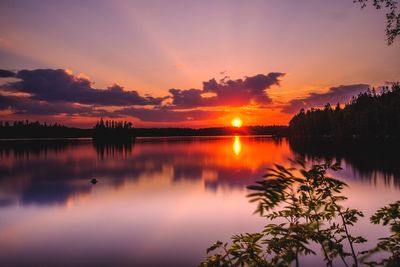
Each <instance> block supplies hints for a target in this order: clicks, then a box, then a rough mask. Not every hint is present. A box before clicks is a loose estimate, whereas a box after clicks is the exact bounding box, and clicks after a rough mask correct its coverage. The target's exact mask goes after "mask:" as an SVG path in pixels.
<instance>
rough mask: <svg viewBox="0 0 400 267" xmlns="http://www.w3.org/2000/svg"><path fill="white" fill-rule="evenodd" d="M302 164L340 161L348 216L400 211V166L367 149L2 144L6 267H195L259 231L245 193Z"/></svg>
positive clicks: (173, 141) (376, 232)
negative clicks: (223, 244) (215, 248)
mask: <svg viewBox="0 0 400 267" xmlns="http://www.w3.org/2000/svg"><path fill="white" fill-rule="evenodd" d="M316 148H319V149H316ZM364 149H366V148H365V147H364ZM368 153H369V154H368ZM297 156H302V157H305V158H307V159H313V160H339V161H341V163H342V166H343V167H344V170H343V171H340V172H339V173H337V177H338V178H340V179H342V180H344V181H345V182H346V183H348V184H349V188H348V189H346V194H347V195H348V196H349V201H348V202H347V205H349V206H352V207H354V208H358V209H361V210H363V211H364V212H365V214H366V216H367V217H368V216H369V215H370V214H372V213H373V212H374V211H375V210H376V209H378V208H379V207H381V206H383V205H385V204H388V203H390V202H394V201H396V200H398V199H400V197H399V195H400V183H399V179H400V175H399V168H400V167H398V166H400V164H398V161H397V159H396V158H395V157H393V156H392V155H391V154H388V153H387V152H385V151H379V150H378V151H377V150H372V149H370V150H369V149H368V148H367V149H366V152H357V149H356V148H350V150H349V151H347V152H346V149H342V150H340V149H339V148H338V147H335V146H334V147H330V148H323V149H322V147H321V146H320V145H318V146H313V145H308V146H307V145H306V144H305V143H302V142H300V143H299V142H288V141H287V140H285V139H281V140H274V139H272V138H269V137H194V138H193V137H190V138H157V139H155V138H142V139H138V140H137V141H136V142H135V144H132V145H120V146H112V145H99V144H97V145H95V144H92V142H91V141H90V140H69V141H54V140H53V141H23V142H21V141H7V142H2V143H1V145H0V262H1V263H2V264H1V265H2V266H196V265H197V264H198V263H199V262H200V261H201V260H202V259H204V257H205V255H206V254H205V249H206V248H207V247H208V246H209V245H210V244H211V243H212V242H214V241H216V240H226V241H227V240H228V239H229V237H230V236H231V235H232V234H235V233H244V232H255V231H259V230H261V229H262V227H263V225H264V224H265V221H264V219H262V218H260V217H258V216H257V215H253V211H254V209H255V206H254V204H251V203H248V201H247V199H246V194H247V193H248V191H247V190H246V186H247V185H249V184H251V183H252V182H253V181H255V180H258V179H260V178H261V176H262V175H263V174H264V173H265V170H266V168H268V167H272V166H273V164H274V163H279V164H282V165H286V166H289V165H290V161H289V158H294V157H297ZM93 178H95V179H97V181H98V183H97V184H95V185H93V184H91V183H90V180H91V179H93ZM353 231H354V232H355V233H359V234H363V235H364V236H366V237H367V238H368V239H369V240H370V241H371V242H372V243H373V242H374V241H375V240H376V238H377V237H379V236H381V235H385V234H386V231H385V230H384V229H382V228H381V227H377V226H371V225H370V224H368V223H367V220H363V221H362V222H361V224H359V225H358V226H357V228H356V229H353ZM368 246H369V244H367V245H365V247H368ZM304 261H306V262H310V261H311V260H310V259H304Z"/></svg>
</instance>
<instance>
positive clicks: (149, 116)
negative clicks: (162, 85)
mask: <svg viewBox="0 0 400 267" xmlns="http://www.w3.org/2000/svg"><path fill="white" fill-rule="evenodd" d="M115 113H116V114H117V115H121V116H123V115H125V116H132V117H136V118H139V119H140V120H141V121H146V122H181V121H199V120H207V119H212V118H217V117H219V116H222V115H223V114H224V113H225V112H223V111H206V110H187V111H176V110H170V109H166V108H155V109H145V108H124V109H121V110H117V111H115Z"/></svg>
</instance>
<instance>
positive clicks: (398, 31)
mask: <svg viewBox="0 0 400 267" xmlns="http://www.w3.org/2000/svg"><path fill="white" fill-rule="evenodd" d="M353 2H354V3H360V4H361V8H365V7H366V6H367V4H368V3H369V2H372V5H373V6H374V7H375V8H376V9H382V8H385V9H386V10H387V11H386V21H387V24H386V37H387V42H388V44H389V45H391V44H392V43H393V42H394V40H395V39H396V37H397V36H398V35H400V13H399V11H398V1H396V0H353Z"/></svg>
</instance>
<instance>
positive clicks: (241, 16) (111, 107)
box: [0, 0, 400, 128]
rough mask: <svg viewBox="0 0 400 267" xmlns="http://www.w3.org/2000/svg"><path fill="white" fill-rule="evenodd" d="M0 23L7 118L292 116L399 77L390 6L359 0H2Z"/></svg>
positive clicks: (2, 116) (193, 121) (87, 121)
mask: <svg viewBox="0 0 400 267" xmlns="http://www.w3.org/2000/svg"><path fill="white" fill-rule="evenodd" d="M0 25H1V26H0V120H16V119H29V120H39V121H46V122H59V123H63V124H65V125H70V126H80V127H90V126H91V125H93V124H94V122H95V121H96V120H98V119H99V118H100V117H103V118H113V119H117V120H129V121H131V122H133V123H134V125H135V126H137V127H154V126H157V127H171V126H173V127H195V128H197V127H213V126H228V125H229V124H230V121H231V120H232V119H233V118H234V117H240V118H241V119H242V120H243V124H244V125H273V124H275V125H276V124H287V123H288V122H289V121H290V118H291V117H292V116H293V115H294V114H295V113H297V112H298V111H299V110H300V109H301V108H311V107H319V106H324V105H325V104H326V103H327V102H330V103H332V104H336V103H338V102H339V103H341V104H345V103H347V102H348V101H349V100H350V99H351V97H352V96H353V95H357V94H358V93H360V92H362V91H365V90H366V89H367V88H368V87H372V86H374V87H379V86H382V85H385V84H386V83H387V82H394V81H399V80H400V60H399V59H400V40H399V39H397V40H395V42H394V43H393V44H392V45H391V46H388V45H387V43H386V40H385V39H386V36H385V26H386V21H385V13H384V10H379V11H377V10H375V9H373V8H372V7H370V6H369V7H367V8H365V9H363V10H361V8H360V6H359V5H358V4H354V3H353V0H335V1H326V0H324V1H321V0H279V1H272V0H264V1H257V0H254V1H239V0H229V1H228V0H226V1H224V0H221V1H215V0H203V1H188V0H186V1H183V0H182V1H176V0H170V1H165V0H163V1H151V0H149V1H133V0H132V1H120V0H113V1H111V0H109V1H102V0H96V1H94V0H87V1H74V0H69V1H49V0H42V1H27V0H19V1H15V0H2V1H1V3H0Z"/></svg>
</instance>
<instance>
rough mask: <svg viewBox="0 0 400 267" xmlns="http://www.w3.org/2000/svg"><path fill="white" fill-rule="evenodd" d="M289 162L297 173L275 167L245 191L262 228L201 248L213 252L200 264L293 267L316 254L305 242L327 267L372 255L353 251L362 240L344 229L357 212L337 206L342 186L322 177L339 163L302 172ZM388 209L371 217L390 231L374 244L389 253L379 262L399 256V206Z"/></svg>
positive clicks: (354, 220) (353, 262) (355, 262)
mask: <svg viewBox="0 0 400 267" xmlns="http://www.w3.org/2000/svg"><path fill="white" fill-rule="evenodd" d="M295 163H296V164H299V165H300V166H301V169H299V170H298V169H296V168H285V167H283V166H281V165H275V167H274V168H271V169H269V172H268V173H267V174H266V175H265V176H264V179H263V180H262V181H258V182H256V183H255V184H254V185H251V186H249V187H248V188H249V189H250V190H251V193H250V194H249V195H248V198H249V199H250V202H255V203H257V208H256V213H257V214H259V215H260V216H262V217H265V218H266V219H267V220H268V222H269V223H268V224H267V225H266V226H265V227H264V229H263V230H262V231H261V232H259V233H246V234H240V235H234V236H233V237H232V242H231V243H230V244H228V243H223V242H221V241H218V242H216V243H215V244H213V245H212V246H211V247H210V248H208V249H207V253H208V254H209V253H213V254H212V255H210V256H209V257H208V258H207V259H206V260H205V261H204V262H202V263H201V264H200V266H202V267H206V266H282V267H283V266H291V265H293V264H295V266H299V265H300V257H299V256H301V255H315V254H317V253H318V251H314V250H313V249H311V248H310V247H311V246H310V245H311V244H317V245H318V246H319V247H320V249H321V253H322V255H323V257H324V261H325V263H326V265H327V266H333V263H334V262H336V261H341V262H342V265H345V266H359V264H360V256H361V254H369V255H370V254H373V253H375V251H376V250H377V249H375V250H371V251H368V252H357V251H356V247H355V246H356V245H357V244H359V243H363V242H366V240H365V239H364V238H363V237H362V236H353V235H352V234H351V233H350V228H351V227H352V226H354V225H355V224H356V223H357V221H358V219H359V218H360V217H362V216H363V213H362V212H361V211H359V210H356V209H351V208H345V207H343V206H342V205H341V204H340V203H341V202H342V201H343V200H345V199H346V197H345V196H343V195H342V194H341V192H342V190H343V188H344V187H345V186H346V184H345V183H343V182H341V181H339V180H337V179H334V178H332V177H329V175H328V172H329V171H337V170H340V166H339V164H330V163H325V164H316V165H312V166H311V167H309V168H307V167H306V164H305V163H304V162H301V161H296V162H295ZM394 205H395V206H392V205H391V206H390V208H387V207H385V208H383V209H381V210H380V211H378V212H377V213H376V214H375V215H374V216H373V217H372V218H371V221H372V222H374V223H379V222H380V221H383V223H384V224H390V225H391V227H392V228H393V229H392V231H395V232H394V234H393V235H392V236H390V237H388V238H386V239H385V238H383V239H381V242H380V243H379V244H378V247H379V250H385V251H389V252H391V253H392V254H393V256H392V258H389V259H388V260H386V261H385V262H384V263H387V262H389V261H392V262H396V261H397V260H398V255H399V254H398V253H399V243H398V241H399V233H398V230H399V228H400V227H399V218H400V212H399V205H400V202H398V203H397V204H394ZM396 205H397V206H396ZM396 231H397V232H396ZM396 238H397V239H396ZM396 242H397V243H396ZM363 257H364V258H366V257H367V256H366V255H364V256H363ZM372 265H373V264H372ZM387 266H390V265H387Z"/></svg>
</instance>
